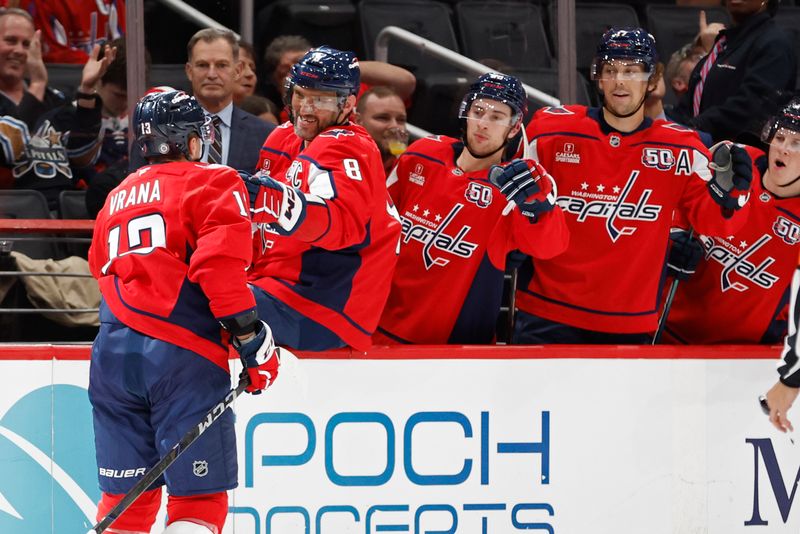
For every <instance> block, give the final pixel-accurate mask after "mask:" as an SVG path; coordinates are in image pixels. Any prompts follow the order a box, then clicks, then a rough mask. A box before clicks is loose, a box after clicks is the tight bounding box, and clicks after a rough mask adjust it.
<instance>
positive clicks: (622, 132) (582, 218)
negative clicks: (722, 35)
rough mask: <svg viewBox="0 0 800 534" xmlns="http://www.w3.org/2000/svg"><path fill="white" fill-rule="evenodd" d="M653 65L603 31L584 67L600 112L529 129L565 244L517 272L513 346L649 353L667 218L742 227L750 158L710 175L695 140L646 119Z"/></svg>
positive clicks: (575, 113) (734, 156)
mask: <svg viewBox="0 0 800 534" xmlns="http://www.w3.org/2000/svg"><path fill="white" fill-rule="evenodd" d="M656 64H657V57H656V51H655V42H654V40H653V38H652V36H650V35H649V34H648V33H647V32H646V31H644V30H642V29H641V28H623V29H613V28H612V29H611V30H609V31H607V32H606V33H605V34H604V35H603V37H602V39H601V41H600V44H599V46H598V49H597V54H596V57H595V59H594V62H593V65H592V79H594V80H596V82H597V87H598V90H599V92H600V95H601V97H602V102H603V104H602V107H601V108H586V107H584V106H566V107H557V108H544V109H542V110H539V111H538V112H537V113H536V115H535V116H534V118H533V120H532V121H531V123H530V124H529V125H528V129H527V133H528V138H529V139H530V151H531V153H532V154H533V155H534V157H535V159H537V160H538V161H539V163H541V164H542V165H543V166H544V167H545V168H546V169H547V170H548V171H549V172H550V173H551V174H552V176H553V178H554V179H555V181H556V183H557V184H558V195H559V196H558V199H557V202H558V205H559V206H561V208H562V209H563V210H564V213H565V217H566V221H567V226H568V227H569V233H570V245H569V247H568V248H567V250H566V252H564V253H563V254H560V255H559V256H556V257H555V258H553V259H549V260H542V259H535V260H533V262H531V261H527V262H526V264H525V265H523V268H522V269H521V272H520V289H519V290H518V291H517V305H518V307H519V310H520V312H519V313H518V314H517V322H516V325H515V334H514V341H515V342H517V343H647V342H649V338H650V335H649V333H650V332H653V331H654V330H655V329H656V324H657V312H658V308H659V296H660V287H661V285H662V284H663V282H664V279H665V277H664V264H665V258H666V254H667V248H668V242H669V230H670V225H671V223H672V213H673V211H675V210H680V211H682V212H683V213H685V215H686V217H687V219H688V221H689V222H690V223H691V224H692V226H693V227H694V228H696V229H697V231H699V232H702V233H704V234H706V235H716V236H728V235H731V234H733V233H735V232H736V231H737V230H738V229H739V228H740V227H741V226H742V224H743V223H744V222H745V220H746V216H747V211H748V205H747V199H748V193H749V189H750V181H751V179H752V168H751V162H750V157H749V156H748V154H747V152H746V151H745V150H744V149H743V148H740V147H737V146H733V147H728V146H726V148H725V153H726V154H729V160H730V162H731V165H732V169H733V172H728V173H716V172H713V171H712V170H711V169H710V168H709V161H710V157H711V155H710V154H709V151H708V150H707V149H706V148H705V147H704V146H703V144H702V143H701V142H700V139H699V137H698V136H697V134H696V133H695V132H693V131H691V130H689V129H687V128H685V127H682V126H680V125H677V124H673V123H670V122H665V121H662V120H655V121H653V120H651V119H649V118H646V117H645V115H644V102H645V99H646V98H647V95H648V94H649V92H651V91H653V90H654V89H655V86H656V79H657V78H656V68H657V67H656ZM712 150H713V151H715V152H716V151H717V150H719V147H714V148H713V149H712ZM728 150H729V152H728Z"/></svg>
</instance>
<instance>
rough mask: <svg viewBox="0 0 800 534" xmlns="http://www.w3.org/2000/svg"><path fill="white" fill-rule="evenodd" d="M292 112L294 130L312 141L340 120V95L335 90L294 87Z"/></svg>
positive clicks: (301, 136)
mask: <svg viewBox="0 0 800 534" xmlns="http://www.w3.org/2000/svg"><path fill="white" fill-rule="evenodd" d="M353 99H354V98H353ZM351 107H352V106H351ZM347 113H348V114H349V111H348V112H347ZM292 114H293V116H294V132H295V133H296V134H297V136H298V137H300V138H301V139H305V140H306V141H311V140H312V139H314V138H315V137H316V136H317V135H319V133H320V132H321V131H322V130H324V129H325V128H327V127H329V126H332V125H334V124H336V123H337V122H339V117H340V116H341V115H342V109H341V108H340V104H339V97H338V96H337V95H336V93H334V92H333V91H319V90H316V89H308V88H306V87H300V86H295V87H294V89H292ZM345 116H347V115H345Z"/></svg>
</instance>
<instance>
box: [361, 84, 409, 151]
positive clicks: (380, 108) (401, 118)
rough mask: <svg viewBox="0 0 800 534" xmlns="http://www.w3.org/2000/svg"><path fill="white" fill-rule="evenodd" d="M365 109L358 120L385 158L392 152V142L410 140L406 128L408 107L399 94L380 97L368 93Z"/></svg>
mask: <svg viewBox="0 0 800 534" xmlns="http://www.w3.org/2000/svg"><path fill="white" fill-rule="evenodd" d="M364 104H365V105H364V111H363V112H361V113H359V114H358V119H357V122H358V124H360V125H362V126H363V127H364V128H365V129H366V130H367V133H369V135H370V137H372V138H373V139H374V140H375V143H377V145H378V148H379V149H380V151H381V155H383V157H384V158H386V157H388V156H389V155H391V154H392V149H391V148H390V142H392V143H402V142H404V141H405V142H407V141H408V130H406V107H405V105H403V101H402V100H400V97H398V96H387V97H385V98H380V97H377V96H375V95H368V96H367V101H366V102H365V103H364Z"/></svg>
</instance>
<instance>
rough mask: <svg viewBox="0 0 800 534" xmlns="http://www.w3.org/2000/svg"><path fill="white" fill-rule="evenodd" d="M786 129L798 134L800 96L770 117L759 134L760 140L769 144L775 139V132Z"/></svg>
mask: <svg viewBox="0 0 800 534" xmlns="http://www.w3.org/2000/svg"><path fill="white" fill-rule="evenodd" d="M781 128H786V129H787V130H791V131H793V132H797V133H800V96H795V97H794V98H792V99H791V100H790V101H789V102H788V103H787V104H786V105H785V106H783V107H782V108H781V110H780V111H779V112H778V113H777V114H775V115H774V116H773V117H771V118H770V119H769V120H768V121H767V124H766V125H765V126H764V130H763V131H762V133H761V140H762V141H764V142H765V143H767V144H769V143H771V142H772V138H773V137H775V132H777V131H778V130H780V129H781Z"/></svg>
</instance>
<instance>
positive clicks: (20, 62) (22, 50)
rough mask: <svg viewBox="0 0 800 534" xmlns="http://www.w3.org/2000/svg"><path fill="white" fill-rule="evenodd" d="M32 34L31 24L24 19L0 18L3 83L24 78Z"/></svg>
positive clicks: (0, 54) (0, 74)
mask: <svg viewBox="0 0 800 534" xmlns="http://www.w3.org/2000/svg"><path fill="white" fill-rule="evenodd" d="M33 33H34V28H33V24H31V22H30V21H28V19H26V18H24V17H20V16H19V15H7V16H5V17H2V18H0V78H1V79H3V80H4V81H6V82H8V83H18V82H20V81H21V80H22V78H23V77H24V76H25V64H26V63H27V62H28V49H29V48H30V46H31V39H33Z"/></svg>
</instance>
